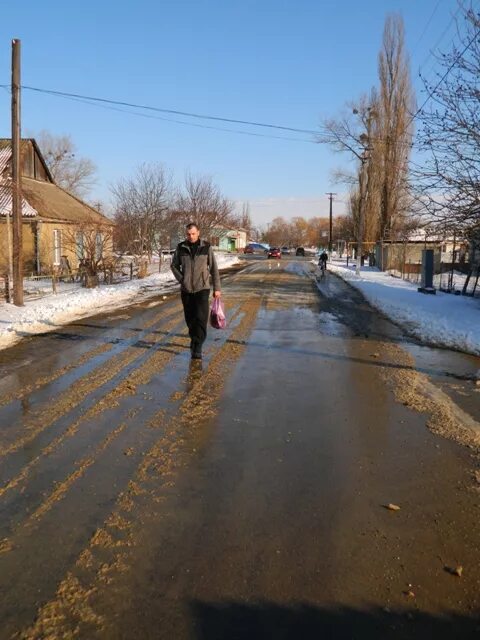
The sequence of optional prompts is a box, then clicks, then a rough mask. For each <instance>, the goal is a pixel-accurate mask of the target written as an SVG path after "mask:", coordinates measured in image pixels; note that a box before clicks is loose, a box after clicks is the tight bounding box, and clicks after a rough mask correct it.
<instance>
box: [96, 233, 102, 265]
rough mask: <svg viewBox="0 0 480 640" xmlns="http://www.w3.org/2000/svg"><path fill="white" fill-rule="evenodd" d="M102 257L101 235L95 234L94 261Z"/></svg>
mask: <svg viewBox="0 0 480 640" xmlns="http://www.w3.org/2000/svg"><path fill="white" fill-rule="evenodd" d="M102 257H103V234H102V233H100V232H97V233H96V235H95V260H100V259H101V258H102Z"/></svg>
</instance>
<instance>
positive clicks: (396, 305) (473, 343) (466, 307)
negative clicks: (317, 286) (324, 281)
mask: <svg viewBox="0 0 480 640" xmlns="http://www.w3.org/2000/svg"><path fill="white" fill-rule="evenodd" d="M328 269H329V271H332V272H333V273H336V274H337V275H338V276H340V277H341V278H343V279H344V280H346V281H347V282H348V283H349V284H351V285H352V286H353V287H355V288H356V289H358V290H359V291H361V292H362V294H363V295H364V296H365V298H366V299H367V300H368V301H369V302H370V304H371V305H372V306H374V307H375V308H377V309H379V310H380V311H382V312H383V313H384V314H385V315H386V316H388V317H389V318H390V319H391V320H393V321H394V322H395V323H397V324H399V325H401V326H402V327H404V329H405V330H406V331H407V332H408V333H410V334H413V335H415V336H416V337H417V338H420V340H422V341H424V342H427V343H429V344H435V345H438V346H443V347H449V348H453V349H457V350H459V351H465V352H466V353H472V354H474V355H480V300H479V299H477V298H468V297H464V296H455V295H452V294H448V293H442V292H439V291H437V294H436V295H426V294H423V293H418V291H417V285H414V284H411V283H410V282H406V281H404V280H401V279H399V278H393V277H392V276H390V275H388V274H386V273H383V272H381V271H378V269H376V268H375V267H362V269H361V271H360V275H359V276H357V275H356V273H355V265H350V266H349V267H347V266H346V263H345V262H340V261H334V262H333V263H331V262H330V263H329V264H328Z"/></svg>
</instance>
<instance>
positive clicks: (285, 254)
mask: <svg viewBox="0 0 480 640" xmlns="http://www.w3.org/2000/svg"><path fill="white" fill-rule="evenodd" d="M281 251H282V255H284V256H287V255H288V254H289V253H290V248H289V247H282V249H281Z"/></svg>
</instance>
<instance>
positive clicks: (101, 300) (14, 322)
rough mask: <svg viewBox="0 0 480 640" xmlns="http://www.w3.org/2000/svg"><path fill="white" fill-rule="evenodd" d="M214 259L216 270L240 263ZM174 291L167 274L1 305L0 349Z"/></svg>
mask: <svg viewBox="0 0 480 640" xmlns="http://www.w3.org/2000/svg"><path fill="white" fill-rule="evenodd" d="M216 257H217V263H218V267H219V269H226V268H228V267H230V266H232V265H234V264H237V263H238V262H240V260H239V258H238V257H237V256H232V255H228V254H225V255H224V254H217V255H216ZM177 288H178V284H177V281H176V280H175V278H174V277H173V275H172V273H171V272H170V271H168V272H166V273H154V274H152V275H150V276H148V277H146V278H143V279H142V280H131V281H128V282H123V283H121V284H115V285H102V286H100V287H97V288H96V289H83V288H79V289H78V290H75V291H66V292H64V293H62V292H59V293H57V294H56V295H54V294H53V293H52V294H50V295H48V296H45V297H44V298H42V299H40V300H28V301H26V302H25V306H24V307H15V306H14V305H13V304H7V303H3V304H1V303H0V349H5V348H6V347H10V346H12V345H13V344H15V343H16V342H18V341H19V340H21V339H22V338H23V337H25V336H30V335H34V334H38V333H44V332H46V331H54V330H55V329H58V328H59V327H61V326H62V325H65V324H67V323H69V322H73V321H74V320H78V319H80V318H85V317H87V316H91V315H95V314H97V313H104V312H108V311H112V310H113V309H119V308H122V307H125V306H128V305H129V304H133V303H136V302H141V301H142V300H145V299H146V298H149V297H155V296H159V295H162V294H166V293H168V292H171V291H175V290H177Z"/></svg>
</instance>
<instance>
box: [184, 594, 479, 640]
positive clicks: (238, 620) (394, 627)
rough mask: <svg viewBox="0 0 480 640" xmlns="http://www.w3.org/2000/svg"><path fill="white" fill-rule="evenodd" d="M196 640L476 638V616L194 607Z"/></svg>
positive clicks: (252, 606) (230, 605)
mask: <svg viewBox="0 0 480 640" xmlns="http://www.w3.org/2000/svg"><path fill="white" fill-rule="evenodd" d="M190 607H191V615H192V618H193V625H192V626H193V628H194V629H195V631H196V632H195V636H194V637H195V639H196V640H247V639H248V640H256V639H258V640H266V639H268V638H272V639H273V638H275V640H287V639H288V640H290V639H292V640H293V639H295V640H300V639H301V640H307V639H308V640H310V638H311V639H312V640H313V639H315V640H322V639H324V638H325V639H327V638H328V639H330V638H331V639H332V640H376V639H379V640H380V639H381V640H390V639H393V638H394V639H395V640H401V639H405V640H414V639H416V638H422V640H423V639H424V638H435V640H443V638H445V639H447V638H448V639H449V640H452V639H453V638H455V639H456V640H463V639H467V638H474V637H475V638H478V637H479V636H478V634H479V633H480V622H479V620H478V618H476V619H474V618H466V617H463V616H456V615H453V616H445V617H441V618H440V617H435V616H432V615H430V614H427V613H423V612H419V611H408V610H405V611H401V612H398V611H397V612H391V611H385V610H383V609H379V608H376V609H372V610H371V611H359V610H357V609H352V608H348V607H341V608H335V609H327V608H325V609H320V608H317V607H314V606H312V605H310V604H298V605H296V606H292V607H285V606H279V605H277V604H272V603H268V602H261V603H258V604H250V605H246V604H243V603H242V604H240V603H237V602H225V603H223V602H222V603H206V602H199V601H194V602H192V603H191V604H190Z"/></svg>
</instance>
